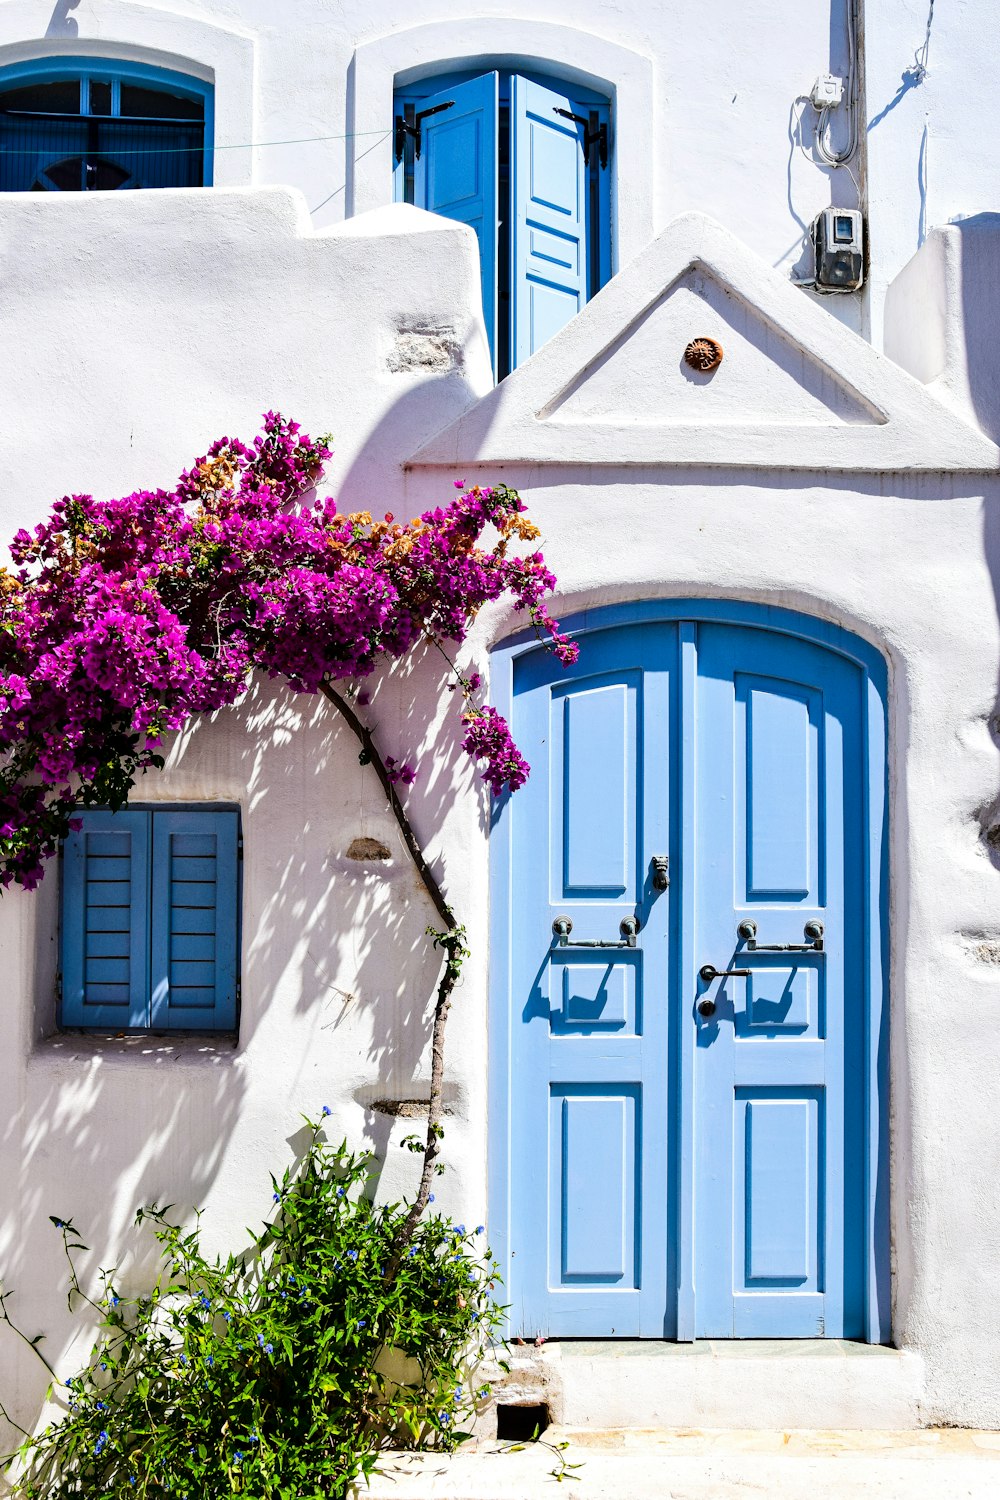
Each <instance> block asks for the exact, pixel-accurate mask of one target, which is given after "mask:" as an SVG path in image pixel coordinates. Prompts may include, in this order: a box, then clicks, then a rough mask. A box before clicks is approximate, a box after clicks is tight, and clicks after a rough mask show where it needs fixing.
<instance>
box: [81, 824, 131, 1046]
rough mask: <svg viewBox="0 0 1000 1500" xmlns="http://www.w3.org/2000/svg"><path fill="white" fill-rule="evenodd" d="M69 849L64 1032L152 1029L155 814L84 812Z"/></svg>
mask: <svg viewBox="0 0 1000 1500" xmlns="http://www.w3.org/2000/svg"><path fill="white" fill-rule="evenodd" d="M78 816H79V818H80V821H81V824H82V826H81V827H80V828H79V829H78V830H77V831H76V832H73V833H70V834H69V835H68V837H67V838H66V842H65V844H64V846H63V901H62V909H63V919H62V934H61V949H62V991H63V994H62V1024H63V1025H64V1026H96V1027H102V1028H103V1027H109V1028H111V1029H113V1030H116V1031H122V1030H129V1029H130V1028H135V1027H144V1026H148V1024H149V951H148V934H147V923H146V912H147V905H148V894H149V814H148V813H144V812H118V813H110V812H82V813H80V814H79V815H78Z"/></svg>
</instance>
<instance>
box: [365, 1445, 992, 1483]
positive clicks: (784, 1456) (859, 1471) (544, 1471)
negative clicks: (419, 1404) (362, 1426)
mask: <svg viewBox="0 0 1000 1500" xmlns="http://www.w3.org/2000/svg"><path fill="white" fill-rule="evenodd" d="M563 1444H565V1445H566V1446H565V1447H563V1446H562V1445H563ZM564 1463H567V1464H576V1465H579V1467H578V1468H573V1469H570V1470H568V1471H563V1472H564V1477H566V1478H571V1479H576V1480H578V1481H579V1482H578V1483H576V1484H566V1485H564V1486H563V1489H564V1490H567V1491H568V1492H569V1493H570V1494H575V1495H577V1496H579V1497H580V1500H760V1497H761V1496H767V1497H768V1500H845V1497H847V1496H864V1497H865V1500H869V1497H871V1500H942V1497H947V1500H996V1496H997V1495H998V1494H1000V1434H997V1433H993V1432H987V1433H983V1432H971V1431H965V1430H959V1429H955V1428H948V1429H941V1428H925V1429H922V1430H919V1431H904V1432H892V1431H886V1430H879V1431H872V1430H870V1429H869V1430H859V1429H857V1428H852V1429H847V1430H840V1431H813V1430H805V1431H803V1430H798V1431H796V1430H781V1429H779V1430H767V1431H753V1432H751V1431H747V1430H746V1429H740V1430H735V1431H704V1430H702V1431H699V1430H694V1431H680V1432H678V1431H662V1430H661V1431H642V1430H638V1429H636V1430H631V1431H628V1432H622V1431H610V1432H608V1431H605V1432H600V1431H597V1430H595V1429H593V1428H587V1429H585V1430H583V1431H580V1430H574V1429H573V1428H569V1427H566V1428H563V1427H551V1428H549V1430H548V1431H547V1432H546V1433H545V1441H542V1442H538V1443H529V1444H524V1445H518V1446H515V1447H506V1448H505V1447H501V1446H500V1445H498V1444H497V1443H495V1442H481V1443H480V1444H479V1445H478V1446H477V1445H474V1444H473V1445H467V1446H466V1447H465V1448H463V1449H461V1450H460V1451H459V1452H458V1453H457V1454H455V1455H454V1456H452V1457H448V1456H447V1455H443V1454H435V1453H422V1454H406V1455H399V1456H398V1457H396V1456H387V1457H386V1458H385V1459H383V1461H382V1465H381V1472H380V1473H378V1474H376V1475H373V1476H372V1479H371V1483H370V1488H368V1489H364V1490H362V1491H361V1493H360V1495H359V1497H358V1500H551V1497H552V1496H553V1494H555V1493H558V1492H557V1491H556V1489H555V1487H554V1480H555V1478H556V1477H557V1475H558V1474H559V1473H560V1470H561V1468H562V1465H563V1464H564Z"/></svg>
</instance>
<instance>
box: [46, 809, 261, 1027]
mask: <svg viewBox="0 0 1000 1500" xmlns="http://www.w3.org/2000/svg"><path fill="white" fill-rule="evenodd" d="M77 816H78V817H79V819H80V824H81V826H80V828H79V829H77V831H76V832H74V833H71V834H70V835H69V836H68V838H67V839H66V842H65V844H64V846H63V851H62V852H63V858H62V940H61V976H62V978H61V989H62V1007H61V1016H60V1020H61V1024H62V1025H63V1026H73V1027H91V1028H98V1029H100V1030H102V1031H106V1030H111V1031H150V1030H152V1031H235V1030H236V1022H237V1002H238V990H239V984H238V972H239V971H238V955H239V897H240V882H239V869H240V858H239V813H238V812H237V811H236V809H235V808H190V807H186V808H180V807H169V806H166V807H158V808H155V809H139V808H126V809H125V810H123V811H122V812H116V813H112V812H104V811H86V812H81V813H79V814H78V815H77Z"/></svg>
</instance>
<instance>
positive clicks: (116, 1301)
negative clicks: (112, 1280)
mask: <svg viewBox="0 0 1000 1500" xmlns="http://www.w3.org/2000/svg"><path fill="white" fill-rule="evenodd" d="M121 1300H122V1299H121V1298H120V1297H112V1299H111V1306H112V1307H117V1306H118V1304H119V1302H120V1301H121Z"/></svg>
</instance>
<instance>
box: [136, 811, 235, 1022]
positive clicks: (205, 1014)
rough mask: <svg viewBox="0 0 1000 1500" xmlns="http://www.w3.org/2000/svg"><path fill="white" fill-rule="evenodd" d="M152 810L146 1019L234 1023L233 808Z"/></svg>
mask: <svg viewBox="0 0 1000 1500" xmlns="http://www.w3.org/2000/svg"><path fill="white" fill-rule="evenodd" d="M152 816H153V862H152V868H153V875H152V923H151V932H152V940H151V947H150V974H151V986H152V1025H153V1027H154V1029H160V1028H162V1029H164V1030H169V1031H234V1030H235V1029H236V976H237V949H236V944H237V926H238V907H239V876H238V839H239V827H238V814H237V813H236V812H200V811H192V812H154V813H153V815H152Z"/></svg>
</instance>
